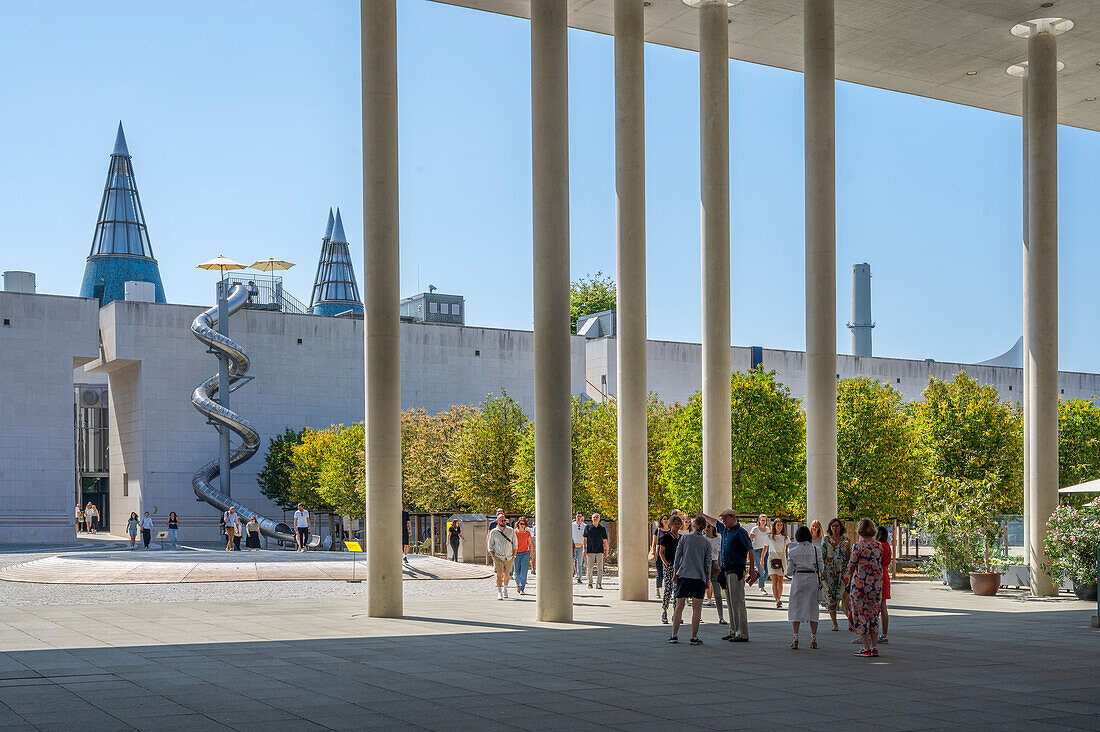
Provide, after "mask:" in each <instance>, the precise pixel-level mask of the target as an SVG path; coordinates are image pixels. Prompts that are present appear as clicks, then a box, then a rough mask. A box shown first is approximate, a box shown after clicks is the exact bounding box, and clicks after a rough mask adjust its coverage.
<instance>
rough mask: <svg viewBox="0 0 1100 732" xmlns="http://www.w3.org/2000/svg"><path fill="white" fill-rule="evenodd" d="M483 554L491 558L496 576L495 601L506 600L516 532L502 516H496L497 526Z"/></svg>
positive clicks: (514, 551) (514, 554)
mask: <svg viewBox="0 0 1100 732" xmlns="http://www.w3.org/2000/svg"><path fill="white" fill-rule="evenodd" d="M485 552H486V554H488V555H489V556H490V557H492V558H493V571H494V572H496V575H497V599H498V600H507V599H508V580H509V578H510V576H511V574H512V562H513V561H514V560H515V558H516V530H515V529H513V528H512V527H511V526H509V525H508V520H507V519H506V518H504V514H497V525H496V526H494V527H493V530H492V531H490V532H489V537H488V539H486V546H485Z"/></svg>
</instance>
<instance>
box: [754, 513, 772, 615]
mask: <svg viewBox="0 0 1100 732" xmlns="http://www.w3.org/2000/svg"><path fill="white" fill-rule="evenodd" d="M749 538H750V539H752V553H753V557H754V558H755V560H756V571H757V572H759V573H760V592H762V593H763V594H765V595H766V594H768V591H767V590H765V589H764V582H765V581H766V580H767V579H768V572H767V570H765V569H764V564H763V561H764V547H766V546H767V545H768V517H767V515H766V514H763V513H762V514H760V515H759V516H758V517H757V518H756V526H753V527H752V529H750V530H749Z"/></svg>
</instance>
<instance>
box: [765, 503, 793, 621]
mask: <svg viewBox="0 0 1100 732" xmlns="http://www.w3.org/2000/svg"><path fill="white" fill-rule="evenodd" d="M788 543H789V542H788V540H787V525H786V524H785V523H783V519H780V518H777V519H775V520H774V521H772V528H771V531H769V532H768V537H767V541H765V542H764V556H763V557H762V558H761V561H762V562H763V564H764V567H765V568H766V569H767V570H768V576H769V577H771V580H772V597H774V598H775V609H776V610H781V609H782V608H783V575H785V574H786V573H787V544H788Z"/></svg>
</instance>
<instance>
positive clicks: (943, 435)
mask: <svg viewBox="0 0 1100 732" xmlns="http://www.w3.org/2000/svg"><path fill="white" fill-rule="evenodd" d="M913 409H914V413H915V415H916V416H917V418H918V420H919V424H920V429H921V434H922V439H923V440H924V443H925V449H926V451H927V455H928V468H929V472H930V476H931V478H933V479H940V478H952V479H956V480H960V481H966V484H969V485H976V484H978V483H981V484H983V485H991V486H993V487H994V488H995V489H996V490H997V491H998V494H999V495H1000V497H1001V500H1000V502H999V503H998V505H997V510H998V511H1000V512H1001V513H1020V511H1022V510H1023V421H1022V418H1021V414H1020V410H1019V407H1018V406H1017V405H1015V404H1014V403H1010V402H1005V401H1001V399H1000V398H999V397H998V396H997V389H996V388H995V387H992V386H982V385H981V384H979V383H978V382H976V381H974V380H973V379H972V378H970V377H969V376H967V375H966V373H964V372H960V373H959V374H957V375H956V376H955V378H954V379H953V380H952V381H941V380H940V379H935V378H933V379H929V381H928V386H927V388H925V390H924V401H923V402H918V403H917V404H915V405H914V407H913Z"/></svg>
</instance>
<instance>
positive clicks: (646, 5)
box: [642, 2, 653, 8]
mask: <svg viewBox="0 0 1100 732" xmlns="http://www.w3.org/2000/svg"><path fill="white" fill-rule="evenodd" d="M652 4H653V3H649V2H646V3H642V7H643V8H648V7H649V6H650V5H652Z"/></svg>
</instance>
